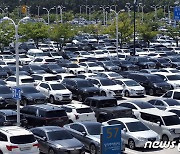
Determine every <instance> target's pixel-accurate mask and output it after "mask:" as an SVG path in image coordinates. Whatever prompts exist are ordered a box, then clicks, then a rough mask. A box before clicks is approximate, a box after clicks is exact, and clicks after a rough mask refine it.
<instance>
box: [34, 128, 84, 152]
mask: <svg viewBox="0 0 180 154" xmlns="http://www.w3.org/2000/svg"><path fill="white" fill-rule="evenodd" d="M31 131H32V133H33V134H34V136H35V138H36V139H37V141H38V143H39V149H40V151H41V152H42V153H44V154H58V153H59V154H68V153H69V154H71V153H73V154H85V148H84V145H83V144H82V143H81V142H80V141H79V140H78V139H76V138H74V137H73V136H72V135H71V134H70V133H69V132H68V131H67V130H66V129H64V128H61V127H58V126H42V127H36V128H32V129H31Z"/></svg>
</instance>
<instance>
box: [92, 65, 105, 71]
mask: <svg viewBox="0 0 180 154" xmlns="http://www.w3.org/2000/svg"><path fill="white" fill-rule="evenodd" d="M89 69H91V70H104V68H103V67H98V66H97V67H89Z"/></svg>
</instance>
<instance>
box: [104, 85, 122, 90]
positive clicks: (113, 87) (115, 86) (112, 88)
mask: <svg viewBox="0 0 180 154" xmlns="http://www.w3.org/2000/svg"><path fill="white" fill-rule="evenodd" d="M101 88H102V89H108V90H122V89H123V87H122V86H121V85H112V86H101Z"/></svg>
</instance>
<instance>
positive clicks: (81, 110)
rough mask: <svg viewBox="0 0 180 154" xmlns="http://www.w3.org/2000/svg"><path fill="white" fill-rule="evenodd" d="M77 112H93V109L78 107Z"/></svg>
mask: <svg viewBox="0 0 180 154" xmlns="http://www.w3.org/2000/svg"><path fill="white" fill-rule="evenodd" d="M76 111H77V113H80V114H82V113H91V112H93V110H92V109H91V108H89V107H86V108H79V109H76Z"/></svg>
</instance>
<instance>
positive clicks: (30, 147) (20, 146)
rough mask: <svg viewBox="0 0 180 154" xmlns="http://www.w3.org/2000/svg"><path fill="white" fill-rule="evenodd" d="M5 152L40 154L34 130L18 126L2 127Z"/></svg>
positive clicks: (10, 153) (1, 138)
mask: <svg viewBox="0 0 180 154" xmlns="http://www.w3.org/2000/svg"><path fill="white" fill-rule="evenodd" d="M0 140H1V141H0V142H1V145H0V149H1V152H0V153H3V154H39V144H38V142H37V140H36V139H35V138H34V135H33V133H32V132H30V131H28V130H26V129H24V128H22V127H18V126H5V127H0Z"/></svg>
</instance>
